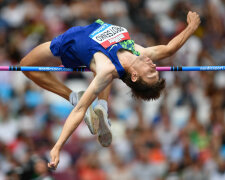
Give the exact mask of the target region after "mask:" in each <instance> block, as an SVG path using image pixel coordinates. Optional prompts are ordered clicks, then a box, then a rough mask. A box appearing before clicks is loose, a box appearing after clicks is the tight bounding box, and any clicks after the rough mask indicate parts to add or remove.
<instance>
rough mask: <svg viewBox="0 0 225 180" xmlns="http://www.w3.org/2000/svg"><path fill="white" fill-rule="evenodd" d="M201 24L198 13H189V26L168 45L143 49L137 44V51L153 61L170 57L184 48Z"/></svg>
mask: <svg viewBox="0 0 225 180" xmlns="http://www.w3.org/2000/svg"><path fill="white" fill-rule="evenodd" d="M200 22H201V21H200V17H199V15H198V14H197V13H196V12H191V11H189V12H188V15H187V23H188V26H187V27H186V28H185V29H184V30H183V31H182V32H181V33H180V34H179V35H177V36H176V37H175V38H173V39H172V40H171V41H170V42H169V43H168V44H167V45H158V46H153V47H148V48H143V47H142V46H140V45H138V44H135V49H136V50H137V51H139V52H140V53H141V55H145V56H147V57H149V58H150V59H151V60H153V61H156V60H160V59H163V58H166V57H169V56H171V55H172V54H174V53H175V52H176V51H177V50H178V49H180V48H181V47H182V46H183V44H184V43H185V42H186V41H187V40H188V38H189V37H190V36H191V35H192V34H193V33H194V32H195V31H196V30H197V28H198V26H199V24H200Z"/></svg>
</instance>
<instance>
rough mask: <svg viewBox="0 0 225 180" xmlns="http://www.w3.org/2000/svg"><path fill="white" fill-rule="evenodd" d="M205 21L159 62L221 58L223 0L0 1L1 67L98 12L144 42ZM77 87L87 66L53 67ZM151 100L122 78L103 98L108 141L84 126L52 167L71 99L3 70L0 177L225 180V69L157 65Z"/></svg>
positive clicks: (224, 50) (86, 78)
mask: <svg viewBox="0 0 225 180" xmlns="http://www.w3.org/2000/svg"><path fill="white" fill-rule="evenodd" d="M189 10H191V11H196V12H197V13H199V15H200V17H201V21H202V23H201V25H200V27H199V29H198V30H197V31H196V33H195V34H194V35H193V36H192V37H191V38H190V39H189V40H188V41H187V43H186V44H185V45H184V46H183V47H182V48H181V49H180V50H179V51H178V52H177V53H176V54H175V55H173V56H172V57H171V58H168V59H165V60H163V61H159V62H157V65H158V66H166V65H169V66H170V65H183V66H200V65H223V66H224V65H225V0H126V1H125V0H64V1H63V0H39V1H36V0H0V65H1V66H8V65H18V64H19V61H20V60H21V58H22V57H24V56H25V55H26V54H27V53H28V52H29V51H30V50H31V49H32V48H34V47H35V46H37V45H38V44H40V43H42V42H46V41H50V40H51V39H52V38H54V37H55V36H57V35H59V34H61V33H63V32H64V31H66V30H67V29H68V28H70V27H72V26H78V25H81V26H83V25H87V24H90V23H92V22H93V21H95V20H96V19H98V18H101V19H102V20H103V21H105V22H108V23H112V24H116V25H120V26H123V27H126V28H127V29H128V31H129V32H130V35H131V38H132V39H134V40H135V42H136V43H137V44H140V45H142V46H144V47H147V46H154V45H158V44H167V43H168V42H169V41H170V40H171V39H172V38H173V37H174V36H176V35H177V34H179V33H180V32H181V31H182V30H183V29H184V28H185V27H186V25H187V24H186V16H187V13H188V11H189ZM56 75H57V76H58V78H59V79H61V80H62V81H63V82H65V83H66V84H67V85H68V86H69V87H70V88H72V89H73V90H74V91H78V90H85V89H86V88H87V87H88V84H89V83H90V81H91V80H92V74H91V73H88V72H87V73H66V72H61V73H56ZM161 76H162V77H164V78H165V79H166V82H167V87H166V90H165V91H164V93H163V95H162V96H161V98H160V99H159V100H157V101H151V102H142V101H138V100H133V99H132V98H131V93H130V90H129V88H128V87H126V85H124V84H123V83H122V81H120V80H115V81H114V83H113V87H112V91H111V95H110V98H109V117H110V119H111V121H112V133H113V142H112V145H111V146H110V147H109V148H103V147H101V146H100V145H99V143H98V142H97V139H96V137H95V136H92V135H91V134H90V132H89V130H88V129H87V127H86V125H85V124H84V123H82V124H81V125H80V126H79V128H78V129H77V130H76V131H75V132H74V133H73V135H72V137H71V138H70V139H69V141H68V142H67V143H66V145H65V146H64V148H63V150H62V152H61V155H60V158H61V159H60V164H59V166H58V168H57V170H56V171H53V172H51V171H48V169H47V164H46V162H48V160H49V151H50V149H51V148H52V147H53V145H54V143H55V142H56V140H57V138H58V137H59V134H60V132H61V129H62V126H63V124H64V122H65V120H66V117H67V116H68V114H69V113H70V111H71V109H72V106H71V105H70V103H69V102H67V101H66V100H64V99H62V98H61V97H59V96H56V95H54V94H52V93H49V92H47V91H45V90H42V89H41V88H39V87H38V86H37V85H35V84H34V83H33V82H31V81H29V80H28V79H27V78H26V77H25V76H24V75H23V74H22V72H0V180H20V179H21V180H52V179H55V180H225V73H224V72H219V71H218V72H163V73H161Z"/></svg>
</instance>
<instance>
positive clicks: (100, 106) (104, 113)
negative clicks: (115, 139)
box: [94, 84, 112, 147]
mask: <svg viewBox="0 0 225 180" xmlns="http://www.w3.org/2000/svg"><path fill="white" fill-rule="evenodd" d="M111 86H112V84H109V85H108V86H107V87H106V88H105V89H104V91H102V92H101V93H100V94H99V96H98V103H97V105H96V106H95V108H94V111H95V113H96V114H97V116H98V119H99V128H98V141H99V143H100V144H101V145H102V146H104V147H108V146H109V145H110V144H111V142H112V133H111V127H110V126H111V124H110V121H109V119H108V103H107V102H108V98H109V94H110V90H111Z"/></svg>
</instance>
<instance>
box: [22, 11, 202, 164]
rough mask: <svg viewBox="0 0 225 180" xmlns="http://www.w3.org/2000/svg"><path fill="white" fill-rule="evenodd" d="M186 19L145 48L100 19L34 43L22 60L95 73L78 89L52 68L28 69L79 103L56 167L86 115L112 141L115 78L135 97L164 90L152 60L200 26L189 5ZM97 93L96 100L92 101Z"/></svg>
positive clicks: (54, 153)
mask: <svg viewBox="0 0 225 180" xmlns="http://www.w3.org/2000/svg"><path fill="white" fill-rule="evenodd" d="M187 23H188V25H187V27H186V28H185V29H184V30H183V31H182V32H181V33H180V34H179V35H177V36H176V37H175V38H173V39H172V40H171V41H170V42H169V43H168V44H167V45H159V46H154V47H148V48H144V47H141V46H140V45H137V44H135V43H134V41H133V40H130V36H129V33H128V32H127V30H126V29H125V28H123V27H119V26H115V25H110V24H107V23H104V22H103V21H101V20H97V21H95V22H94V23H93V24H90V25H88V26H84V27H80V26H78V27H72V28H70V29H69V30H68V31H66V32H65V33H63V34H61V35H59V36H58V37H56V38H54V39H53V40H52V41H51V42H47V43H44V44H41V45H39V46H38V47H36V48H34V49H33V50H32V51H31V52H30V53H29V54H28V55H27V56H25V57H24V58H23V59H22V61H21V63H20V65H21V66H59V65H64V66H65V67H75V66H80V65H86V66H87V67H89V69H90V70H91V71H92V72H93V73H94V75H95V77H94V79H93V81H92V82H91V84H90V85H89V87H88V88H87V90H86V91H85V92H84V93H82V92H78V93H76V92H72V90H70V89H69V88H68V87H66V86H65V85H64V84H63V83H61V82H60V81H58V80H57V79H56V77H55V76H54V75H53V74H52V73H51V72H24V74H25V75H26V76H27V77H28V78H30V79H31V80H32V81H34V82H35V83H36V84H38V85H39V86H41V87H42V88H44V89H46V90H49V91H51V92H53V93H56V94H58V95H60V96H62V97H64V98H65V99H67V100H69V101H70V102H71V103H72V104H73V105H74V106H75V108H74V109H73V110H72V112H71V113H70V115H69V117H68V118H67V120H66V122H65V124H64V127H63V130H62V133H61V135H60V137H59V139H58V141H57V142H56V144H55V146H54V147H53V149H52V150H51V153H50V155H51V162H50V163H49V164H48V166H49V167H50V168H56V167H57V165H58V163H59V153H60V150H61V148H62V147H63V145H64V143H65V142H66V140H67V139H68V138H69V137H70V135H71V134H72V133H73V132H74V130H75V129H76V128H77V127H78V125H79V124H80V122H81V121H82V120H83V118H84V117H85V119H86V120H85V122H86V123H87V125H88V127H89V129H90V131H91V132H92V134H96V133H98V140H99V142H100V143H101V145H103V146H109V145H110V143H111V141H112V134H111V132H110V125H109V123H108V119H107V99H108V96H109V92H110V88H111V82H112V81H113V79H115V78H120V79H121V80H122V81H123V82H125V83H126V84H127V85H128V86H129V87H130V88H131V90H132V93H133V95H134V96H135V97H137V98H142V99H144V100H150V99H157V98H158V97H159V96H160V92H161V91H162V89H164V87H165V80H164V79H160V78H159V75H158V72H157V71H156V65H155V64H154V63H153V62H152V61H156V60H160V59H163V58H166V57H169V56H171V55H172V54H174V53H175V52H176V51H177V50H178V49H179V48H180V47H181V46H182V45H183V44H184V43H185V42H186V41H187V39H188V38H189V37H190V36H191V35H192V34H193V33H194V32H195V30H196V29H197V28H198V26H199V24H200V18H199V15H198V14H197V13H195V12H191V11H190V12H189V13H188V15H187ZM96 98H98V100H96V101H97V105H96V106H95V107H92V106H91V104H92V102H93V101H94V100H95V99H96ZM88 107H90V108H88ZM87 110H88V111H87ZM86 111H87V114H86V115H85V113H86Z"/></svg>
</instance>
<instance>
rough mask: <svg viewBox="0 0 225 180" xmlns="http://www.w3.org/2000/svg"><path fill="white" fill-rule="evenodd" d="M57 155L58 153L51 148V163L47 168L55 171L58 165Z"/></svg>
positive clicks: (55, 149)
mask: <svg viewBox="0 0 225 180" xmlns="http://www.w3.org/2000/svg"><path fill="white" fill-rule="evenodd" d="M59 153H60V151H59V150H58V149H57V148H53V149H52V150H51V151H50V157H51V162H50V163H48V168H50V169H52V170H55V169H56V168H57V166H58V164H59Z"/></svg>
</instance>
